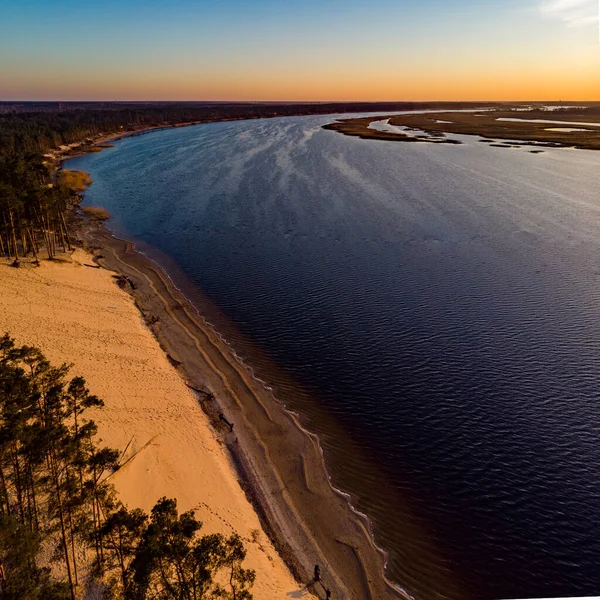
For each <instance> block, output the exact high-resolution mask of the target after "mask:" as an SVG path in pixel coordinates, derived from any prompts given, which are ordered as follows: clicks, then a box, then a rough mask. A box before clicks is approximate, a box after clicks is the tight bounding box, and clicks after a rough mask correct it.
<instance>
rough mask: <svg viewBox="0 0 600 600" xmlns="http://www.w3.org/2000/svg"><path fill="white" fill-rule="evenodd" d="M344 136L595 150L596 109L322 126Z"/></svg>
mask: <svg viewBox="0 0 600 600" xmlns="http://www.w3.org/2000/svg"><path fill="white" fill-rule="evenodd" d="M381 121H387V122H388V124H389V125H390V126H392V127H400V128H405V129H404V131H400V132H394V131H386V130H381V129H375V128H373V127H372V126H371V125H372V124H373V123H375V122H381ZM323 128H324V129H329V130H333V131H338V132H340V133H343V134H344V135H349V136H354V137H360V138H363V139H374V140H383V141H395V142H428V143H435V144H440V143H446V144H448V143H450V144H460V143H461V142H460V141H459V140H456V139H450V138H447V137H446V135H447V134H454V135H457V134H458V135H477V136H481V137H482V138H484V141H489V142H490V143H493V142H494V141H498V140H502V141H503V142H504V140H509V141H510V142H511V143H503V144H502V146H501V147H506V148H510V147H513V146H516V145H528V146H542V147H544V146H545V147H562V148H579V149H583V150H600V110H599V109H598V107H592V108H586V107H574V108H573V107H571V108H565V109H558V110H548V109H546V108H545V107H542V106H537V107H533V108H531V109H523V108H519V109H501V110H485V111H474V112H473V111H470V112H436V113H433V112H428V113H410V114H400V115H399V114H395V115H394V114H392V115H387V116H370V117H359V118H351V119H343V120H339V121H335V122H334V123H329V124H327V125H325V126H324V127H323Z"/></svg>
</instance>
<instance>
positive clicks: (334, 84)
mask: <svg viewBox="0 0 600 600" xmlns="http://www.w3.org/2000/svg"><path fill="white" fill-rule="evenodd" d="M0 24H1V31H2V35H1V36H0V99H15V98H32V99H34V98H47V99H50V98H52V99H54V98H63V99H77V98H81V99H92V98H106V99H112V98H120V99H145V98H156V99H161V98H164V99H177V98H182V99H204V98H206V99H244V100H264V99H273V100H278V99H281V100H294V99H295V100H304V99H306V100H344V99H349V100H355V99H361V98H364V99H368V100H375V99H381V100H390V99H398V100H402V99H434V98H440V99H444V98H448V99H458V98H475V97H478V98H480V99H483V98H500V97H501V96H502V95H506V94H508V93H509V92H510V94H517V96H520V97H522V98H526V97H533V96H531V94H533V95H534V96H535V94H536V93H539V94H541V95H540V96H539V97H540V98H542V97H556V98H558V96H561V97H568V96H569V93H570V92H571V93H572V96H571V97H573V98H574V97H576V96H579V97H582V98H583V97H585V98H591V97H592V96H593V95H594V94H596V96H600V93H596V92H600V85H599V82H600V79H599V77H598V76H599V75H600V72H599V70H598V67H599V65H600V45H599V43H598V1H597V0H518V1H517V0H479V1H473V0H458V1H455V2H452V1H449V0H444V1H442V0H419V1H412V0H370V1H368V2H367V1H364V0H363V1H358V0H321V1H320V2H317V1H314V0H308V1H304V2H301V1H294V0H288V1H287V2H282V1H275V0H255V1H253V2H248V1H243V0H221V1H220V2H208V1H206V0H170V1H168V2H167V1H165V0H146V1H144V2H142V1H141V0H121V1H116V0H105V1H103V2H97V1H87V2H83V1H79V2H76V1H75V0H45V1H40V0H18V1H15V0H2V2H1V3H0ZM520 90H522V91H520ZM554 90H556V91H554ZM548 94H551V96H548ZM553 94H556V96H555V95H553ZM515 98H516V96H515ZM599 99H600V98H599Z"/></svg>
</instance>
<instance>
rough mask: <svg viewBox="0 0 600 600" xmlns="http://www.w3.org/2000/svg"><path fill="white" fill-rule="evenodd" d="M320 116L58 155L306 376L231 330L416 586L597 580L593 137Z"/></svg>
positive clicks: (599, 495)
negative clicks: (579, 145) (342, 129)
mask: <svg viewBox="0 0 600 600" xmlns="http://www.w3.org/2000/svg"><path fill="white" fill-rule="evenodd" d="M329 120H330V119H328V118H327V117H325V118H323V117H302V118H288V119H274V120H261V121H247V122H234V123H217V124H211V125H201V126H196V127H191V128H185V129H173V130H167V131H162V132H158V133H153V134H150V135H145V136H141V137H135V138H128V139H125V140H123V141H121V142H118V143H117V144H116V146H115V147H114V148H113V149H109V150H105V151H103V152H102V153H100V154H92V155H88V156H85V157H81V158H78V159H75V160H73V161H71V162H70V163H69V168H81V169H85V170H87V171H89V172H90V173H91V175H92V178H93V180H94V184H93V186H92V187H91V188H90V190H89V192H88V193H87V196H86V202H87V203H89V204H91V205H101V206H104V207H106V208H107V209H108V210H109V211H110V212H111V214H112V215H113V216H114V219H113V220H112V221H111V222H109V225H110V226H111V227H112V228H113V229H114V230H115V232H116V233H118V234H121V235H124V236H127V235H129V236H133V237H135V238H137V239H139V240H142V241H143V242H145V243H147V244H150V245H151V246H153V247H155V248H157V249H158V250H160V251H161V252H162V253H164V254H165V255H166V256H168V257H169V258H170V259H172V260H173V261H174V263H175V264H177V266H178V268H180V269H181V270H182V272H183V273H184V274H185V275H186V276H187V278H189V280H190V281H191V282H192V283H193V284H194V285H197V286H199V288H201V289H202V290H203V291H204V293H205V294H207V295H208V296H209V297H210V298H211V299H212V301H213V302H214V303H215V304H216V305H217V306H218V307H219V308H220V309H221V310H222V311H223V312H224V313H225V314H226V315H227V316H228V318H229V319H231V320H232V321H233V322H234V323H235V325H236V326H237V327H238V328H239V330H240V331H241V332H242V333H243V334H244V336H247V337H248V338H250V339H251V340H252V341H253V343H254V344H256V345H257V346H258V347H259V348H260V349H261V350H262V351H264V353H265V354H266V355H268V357H270V359H272V360H273V361H274V362H275V363H276V364H277V365H278V366H279V367H280V368H281V369H282V370H283V371H284V372H285V373H286V374H287V376H289V377H291V378H292V379H293V380H295V381H296V382H297V383H298V387H295V386H294V385H292V384H290V382H289V380H288V379H287V378H283V377H281V378H279V377H278V376H277V375H276V374H275V372H274V371H269V368H268V365H267V364H266V363H265V362H264V361H263V362H260V361H259V360H258V359H257V364H254V363H253V362H252V360H253V359H252V352H251V349H250V346H249V345H248V344H246V343H245V342H244V338H243V336H241V335H240V337H239V339H231V342H232V344H233V345H234V347H236V348H237V349H238V350H239V351H240V353H241V354H242V355H244V356H246V357H247V359H248V361H249V362H250V363H251V364H253V365H254V366H256V368H257V371H258V372H259V373H260V375H261V377H262V378H263V379H265V380H267V381H268V382H269V384H271V385H272V386H273V387H274V389H275V390H276V393H277V395H279V396H280V397H282V398H283V399H284V400H285V401H286V403H287V404H289V405H291V406H293V407H294V408H296V409H298V410H300V411H301V412H302V413H304V414H305V416H306V420H307V422H308V426H309V427H310V428H311V429H312V430H314V431H316V432H317V433H319V434H320V436H321V439H322V443H323V447H324V450H325V456H326V459H327V461H328V464H329V467H330V472H331V474H332V477H333V480H334V482H335V484H336V485H337V486H338V487H341V488H342V489H345V490H347V491H348V492H350V493H351V494H352V496H353V499H354V503H355V505H356V506H357V508H359V509H360V510H362V511H364V512H366V513H367V514H369V516H370V517H371V518H372V519H373V521H374V528H375V536H376V540H377V542H378V544H379V545H380V546H382V547H383V548H385V549H386V550H388V551H389V552H390V553H391V555H390V562H389V567H388V574H389V575H390V577H391V578H392V579H394V580H395V581H397V582H398V583H399V584H401V585H402V586H403V587H405V588H406V589H408V590H410V591H411V593H412V594H413V595H414V596H415V598H417V599H427V598H453V599H454V598H456V599H458V598H460V599H467V600H469V599H473V600H487V599H492V598H515V597H548V596H559V595H562V596H566V595H593V594H600V477H599V469H600V385H599V384H600V371H599V367H600V153H594V152H591V151H576V150H566V149H553V150H549V151H547V152H545V153H544V154H539V155H536V154H531V153H530V152H528V150H527V148H522V149H510V150H509V149H504V148H488V147H487V146H486V145H485V144H483V143H480V142H478V140H477V138H463V139H465V140H466V143H465V144H464V145H462V146H445V145H428V144H401V143H390V142H378V141H367V140H359V139H355V138H349V137H344V136H342V135H340V134H337V133H335V132H329V131H324V130H321V129H320V125H321V124H323V123H326V122H328V121H329ZM187 285H189V284H187ZM190 294H191V295H192V296H193V291H192V290H191V289H190ZM232 336H233V337H234V338H235V334H232Z"/></svg>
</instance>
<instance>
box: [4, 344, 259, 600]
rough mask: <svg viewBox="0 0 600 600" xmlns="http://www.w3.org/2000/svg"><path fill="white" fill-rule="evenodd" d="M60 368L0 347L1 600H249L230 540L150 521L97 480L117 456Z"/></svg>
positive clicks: (78, 388)
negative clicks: (93, 590) (98, 595)
mask: <svg viewBox="0 0 600 600" xmlns="http://www.w3.org/2000/svg"><path fill="white" fill-rule="evenodd" d="M68 374H69V368H68V366H67V365H61V366H59V367H56V366H52V365H51V364H50V362H49V361H48V360H47V359H46V358H45V357H44V356H43V355H42V353H41V352H40V351H39V350H38V349H36V348H33V347H28V346H18V345H16V344H15V342H14V340H12V339H11V338H10V337H9V336H8V335H4V336H3V337H0V599H1V600H76V599H78V598H81V597H82V595H83V593H84V592H85V590H86V589H89V588H90V585H92V584H95V585H96V586H99V587H100V589H101V590H102V596H103V597H104V598H114V599H124V600H146V599H151V600H159V599H160V600H167V599H173V600H201V599H204V598H211V599H212V598H222V599H232V600H250V599H251V598H252V595H251V593H250V588H251V586H252V584H253V582H254V578H255V574H254V572H253V571H251V570H248V569H245V568H244V567H243V560H244V558H245V556H246V553H245V549H244V546H243V543H242V540H241V538H240V537H239V536H238V535H237V534H233V535H231V536H230V537H224V536H222V535H220V534H211V535H204V536H201V535H200V534H199V530H200V528H201V525H202V524H201V523H200V522H199V521H198V520H197V518H196V517H195V514H194V512H193V511H188V512H185V513H183V514H179V513H178V510H177V503H176V501H175V500H172V499H167V498H162V499H160V500H159V501H158V502H157V503H156V504H155V506H154V507H153V508H152V510H151V512H150V514H147V513H145V512H144V511H142V510H140V509H133V510H130V509H128V508H127V507H125V506H124V505H123V504H122V503H120V502H119V501H118V500H117V498H116V495H115V492H114V490H113V488H112V486H111V485H110V483H109V481H108V480H107V479H108V478H109V476H110V475H111V474H112V473H114V472H115V471H116V470H118V469H119V468H120V462H121V459H122V457H121V453H120V452H119V451H117V450H114V449H111V448H103V447H99V446H98V445H97V443H96V433H97V427H96V425H95V423H94V422H93V421H92V420H91V419H89V418H87V416H86V412H87V411H88V410H89V409H90V408H95V409H99V408H101V407H102V405H103V402H102V401H101V400H100V399H99V398H97V397H96V396H94V395H92V394H90V392H89V390H88V389H87V387H86V383H85V381H84V379H82V378H81V377H74V378H71V379H69V377H68Z"/></svg>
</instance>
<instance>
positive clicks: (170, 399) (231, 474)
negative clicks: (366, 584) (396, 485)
mask: <svg viewBox="0 0 600 600" xmlns="http://www.w3.org/2000/svg"><path fill="white" fill-rule="evenodd" d="M85 263H88V264H90V263H91V257H90V255H88V254H87V253H85V252H84V251H83V250H76V251H75V253H74V254H73V256H72V258H71V259H70V260H68V261H61V262H58V261H57V262H48V261H44V262H43V263H42V266H41V267H39V268H35V267H33V266H30V265H23V267H22V268H20V269H14V268H11V267H10V266H8V262H7V261H2V262H1V263H0V333H4V332H8V333H9V334H10V335H11V336H12V337H14V338H15V339H16V340H17V342H18V343H20V344H29V345H35V346H38V347H39V348H40V349H41V350H42V351H43V352H44V354H45V355H46V356H47V357H48V358H49V359H50V360H51V361H52V362H53V363H62V362H67V363H72V364H73V367H72V370H71V374H72V375H73V376H74V375H82V376H83V377H85V379H86V380H87V382H88V386H89V387H90V389H91V391H92V392H93V393H95V394H97V395H98V396H100V397H101V398H102V399H103V400H104V401H105V408H104V409H103V410H99V411H96V412H95V413H94V415H93V417H94V419H95V420H96V422H97V424H98V426H99V434H100V437H101V439H102V441H103V443H104V444H105V445H108V446H112V447H116V448H119V449H124V448H125V447H126V446H127V445H128V444H129V448H128V451H127V456H129V457H131V460H130V462H128V463H127V465H126V466H125V467H124V468H122V469H121V470H119V471H118V472H117V473H116V474H115V475H114V476H113V483H114V484H115V486H116V489H117V491H118V493H119V496H120V498H121V499H122V500H123V501H124V502H125V503H126V504H127V505H128V506H129V507H141V508H143V509H146V510H148V509H149V508H151V506H152V505H153V504H154V502H155V501H156V500H157V499H158V498H159V497H161V496H168V497H175V498H177V500H178V503H179V508H180V509H181V510H187V509H190V508H195V509H197V510H198V512H197V515H198V517H199V518H200V519H201V521H202V522H203V523H204V527H203V531H204V532H205V533H210V532H221V533H223V534H230V533H231V532H232V531H237V532H238V533H239V534H240V535H241V536H242V537H243V538H244V540H245V544H246V547H247V550H248V557H247V560H246V566H247V567H250V568H253V569H255V570H256V572H257V578H256V584H255V587H254V590H253V593H254V596H255V598H256V599H265V600H267V599H268V600H271V599H275V598H286V597H290V596H291V597H301V595H300V592H299V591H298V590H299V588H300V587H301V586H299V585H298V584H297V583H296V582H295V581H294V578H293V577H292V575H291V573H290V572H289V570H288V569H287V567H286V566H285V564H284V563H283V561H282V560H281V558H280V557H279V556H278V555H277V553H276V552H275V550H274V548H273V546H272V544H271V543H270V541H269V540H268V538H267V536H266V535H265V533H264V531H263V529H262V527H261V525H260V522H259V519H258V516H257V514H256V512H255V511H254V509H253V507H252V505H251V504H250V503H249V501H248V500H247V498H246V496H245V494H244V492H243V491H242V489H241V487H240V485H239V483H238V481H237V478H236V473H235V470H234V468H233V465H232V464H231V463H230V459H229V458H228V455H227V454H226V451H225V450H224V448H223V445H222V440H221V439H220V438H219V435H220V434H217V433H215V432H214V430H213V429H212V428H211V426H210V424H209V421H208V418H207V417H206V415H205V414H204V413H203V412H202V410H201V409H200V407H199V405H198V401H197V399H196V397H195V395H194V393H193V392H191V391H190V390H189V389H188V388H187V387H186V385H185V383H184V381H183V380H182V378H181V377H180V376H179V374H178V373H177V372H176V370H175V368H174V367H173V366H171V364H170V363H169V361H168V360H167V357H166V355H165V354H164V352H163V351H162V350H161V348H160V346H159V344H158V342H157V341H156V340H155V338H154V337H153V335H152V333H151V332H150V330H149V329H148V328H147V327H146V326H145V324H144V322H143V320H142V317H141V314H140V312H139V311H138V309H137V308H136V307H135V305H134V302H133V300H132V298H131V297H130V296H129V295H128V294H127V293H126V292H124V291H122V290H120V289H119V288H118V286H117V285H116V284H115V280H114V278H113V276H112V274H111V273H110V272H109V271H107V270H104V269H95V268H88V267H86V266H85ZM130 442H131V443H130Z"/></svg>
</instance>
